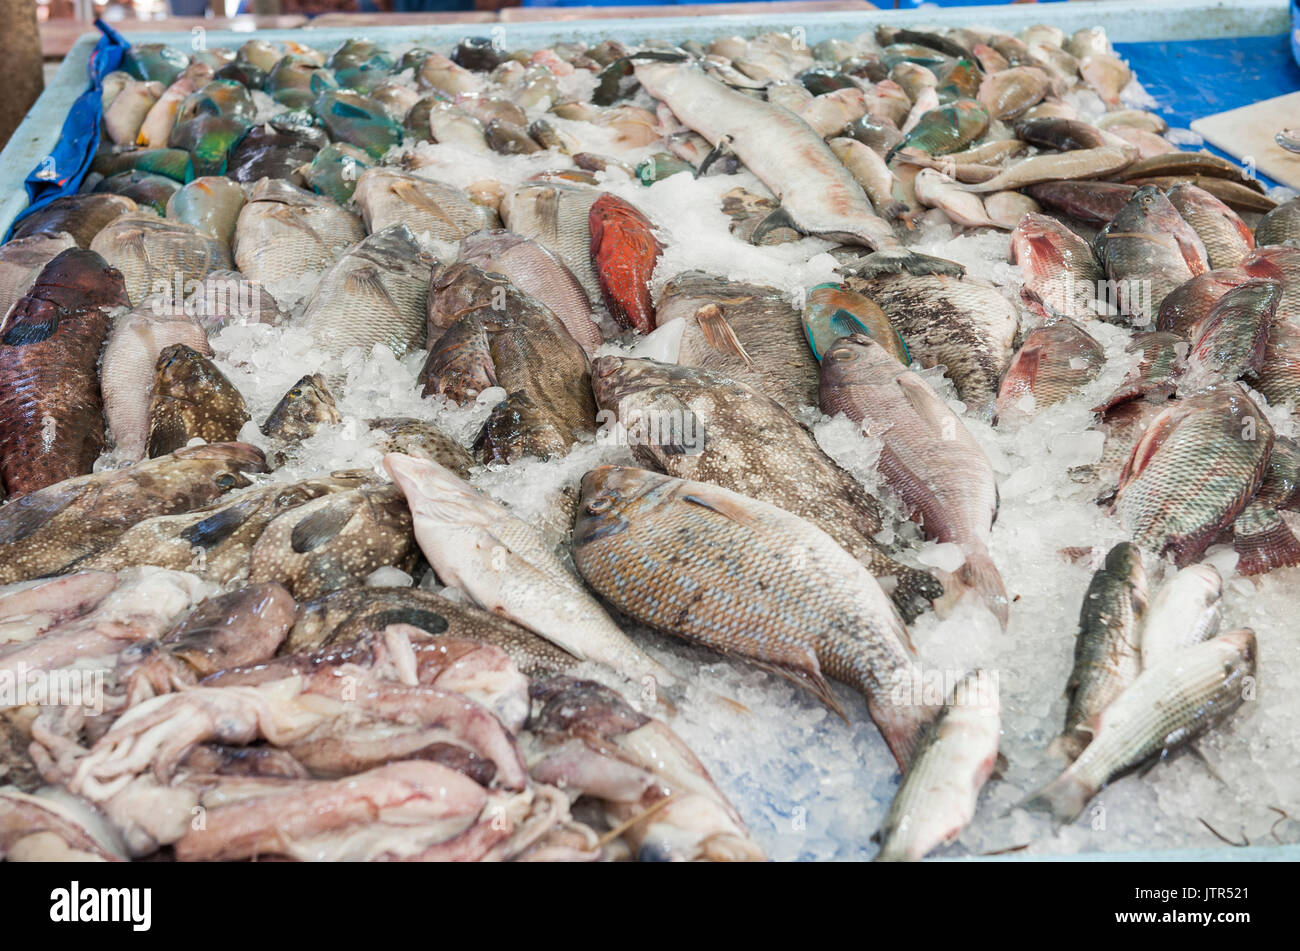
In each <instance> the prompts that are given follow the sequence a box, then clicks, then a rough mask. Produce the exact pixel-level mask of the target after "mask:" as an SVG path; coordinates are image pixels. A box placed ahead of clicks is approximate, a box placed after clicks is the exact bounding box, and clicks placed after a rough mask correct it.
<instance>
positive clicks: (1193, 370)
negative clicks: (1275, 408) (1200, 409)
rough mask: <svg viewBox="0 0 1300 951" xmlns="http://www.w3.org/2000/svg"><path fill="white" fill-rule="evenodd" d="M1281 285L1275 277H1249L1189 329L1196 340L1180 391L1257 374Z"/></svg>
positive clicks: (1195, 389)
mask: <svg viewBox="0 0 1300 951" xmlns="http://www.w3.org/2000/svg"><path fill="white" fill-rule="evenodd" d="M1281 298H1282V288H1281V285H1279V284H1278V283H1277V282H1276V281H1263V280H1254V281H1247V282H1246V283H1245V284H1242V285H1241V286H1240V287H1235V288H1233V289H1232V290H1230V291H1228V292H1227V293H1226V294H1224V295H1223V296H1222V297H1220V298H1219V301H1218V303H1216V304H1215V305H1214V307H1212V308H1211V309H1210V312H1209V314H1207V315H1206V317H1205V318H1204V319H1203V320H1200V321H1197V322H1196V323H1195V324H1193V325H1192V326H1191V327H1189V328H1188V338H1189V339H1190V340H1191V342H1192V346H1191V349H1190V350H1189V351H1188V353H1187V372H1186V373H1185V374H1184V375H1183V377H1182V378H1181V379H1180V380H1179V381H1178V391H1179V393H1180V394H1183V395H1185V394H1189V393H1195V392H1197V391H1198V390H1201V389H1204V388H1206V387H1208V386H1213V385H1214V384H1216V383H1230V382H1232V381H1233V380H1237V379H1241V378H1243V377H1246V378H1253V377H1255V376H1256V375H1257V374H1258V372H1259V369H1260V367H1262V366H1263V364H1264V353H1265V348H1266V347H1267V345H1268V336H1269V330H1270V328H1271V327H1272V324H1273V317H1274V315H1275V314H1276V313H1277V305H1278V302H1279V301H1280V300H1281Z"/></svg>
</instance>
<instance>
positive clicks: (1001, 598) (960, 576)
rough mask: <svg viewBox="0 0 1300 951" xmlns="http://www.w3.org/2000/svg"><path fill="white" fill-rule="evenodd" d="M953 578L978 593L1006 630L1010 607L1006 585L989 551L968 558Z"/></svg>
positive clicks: (976, 553)
mask: <svg viewBox="0 0 1300 951" xmlns="http://www.w3.org/2000/svg"><path fill="white" fill-rule="evenodd" d="M953 577H954V578H955V579H956V580H957V581H958V582H960V583H961V584H962V585H964V586H965V587H967V588H969V589H970V590H972V591H974V592H976V593H977V594H978V595H979V596H980V597H981V598H982V599H983V600H984V603H985V604H986V605H988V608H989V610H990V611H992V612H993V616H994V617H996V618H997V619H998V622H999V623H1000V624H1001V625H1002V628H1003V630H1006V626H1007V620H1008V617H1009V613H1010V606H1009V603H1008V600H1007V589H1006V585H1004V584H1003V583H1002V574H1001V573H1000V572H999V571H998V566H997V565H995V564H994V563H993V559H992V558H990V557H989V553H988V552H987V551H978V552H975V553H974V554H971V555H967V556H966V562H965V564H963V565H962V566H961V567H960V568H958V569H957V571H956V572H955V573H954V574H953Z"/></svg>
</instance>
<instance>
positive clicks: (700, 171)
mask: <svg viewBox="0 0 1300 951" xmlns="http://www.w3.org/2000/svg"><path fill="white" fill-rule="evenodd" d="M729 151H731V136H729V135H724V136H723V137H722V138H720V139H718V144H717V145H715V146H714V147H713V148H711V149H709V154H708V155H706V156H704V161H702V162H700V167H699V168H697V169H696V170H695V177H696V178H703V177H704V176H705V175H707V174H708V172H709V169H710V168H711V167H712V166H713V163H714V162H716V161H717V160H718V159H720V158H722V157H723V156H724V155H726V154H727V153H728V152H729Z"/></svg>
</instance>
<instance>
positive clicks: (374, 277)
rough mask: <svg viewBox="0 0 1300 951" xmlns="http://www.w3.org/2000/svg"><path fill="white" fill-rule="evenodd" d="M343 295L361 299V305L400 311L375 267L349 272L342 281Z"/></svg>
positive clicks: (368, 266)
mask: <svg viewBox="0 0 1300 951" xmlns="http://www.w3.org/2000/svg"><path fill="white" fill-rule="evenodd" d="M343 293H344V294H348V295H355V296H357V297H359V298H361V299H362V302H363V303H367V302H368V303H369V304H370V305H371V306H372V307H374V306H382V307H384V308H386V309H388V310H391V311H400V310H401V308H400V307H398V305H397V301H395V300H393V295H391V294H389V293H388V288H387V287H385V286H384V282H383V281H382V280H380V277H379V268H377V267H371V266H370V265H366V266H365V267H359V268H357V269H356V270H355V271H351V272H349V273H348V276H347V277H346V278H345V279H344V280H343Z"/></svg>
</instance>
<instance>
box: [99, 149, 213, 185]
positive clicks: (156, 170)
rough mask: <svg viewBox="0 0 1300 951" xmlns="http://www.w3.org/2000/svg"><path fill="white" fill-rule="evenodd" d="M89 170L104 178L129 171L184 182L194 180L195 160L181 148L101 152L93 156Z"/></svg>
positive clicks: (105, 150)
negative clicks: (147, 173)
mask: <svg viewBox="0 0 1300 951" xmlns="http://www.w3.org/2000/svg"><path fill="white" fill-rule="evenodd" d="M90 170H91V171H92V172H97V173H98V174H100V175H104V176H112V175H117V174H120V173H122V172H129V171H137V172H149V173H151V174H154V175H162V176H164V177H166V178H170V179H172V180H173V181H177V182H182V183H183V182H188V181H189V180H190V179H192V178H193V177H194V160H193V159H192V158H191V157H190V153H188V152H186V151H184V150H183V149H168V148H156V149H126V150H122V151H117V150H107V149H100V150H99V151H98V152H97V153H95V158H94V160H93V161H92V162H91V166H90Z"/></svg>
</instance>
